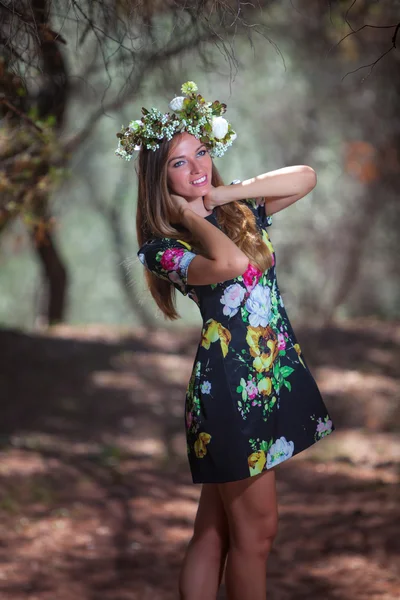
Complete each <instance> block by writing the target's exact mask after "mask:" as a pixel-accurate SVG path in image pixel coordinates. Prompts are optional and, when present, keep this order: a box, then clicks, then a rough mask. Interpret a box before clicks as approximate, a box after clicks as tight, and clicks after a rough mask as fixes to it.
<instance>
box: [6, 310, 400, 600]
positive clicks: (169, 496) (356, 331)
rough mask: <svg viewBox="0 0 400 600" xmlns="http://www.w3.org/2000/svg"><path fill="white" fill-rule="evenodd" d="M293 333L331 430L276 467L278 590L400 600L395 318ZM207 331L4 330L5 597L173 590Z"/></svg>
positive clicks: (190, 513) (301, 595) (171, 593)
mask: <svg viewBox="0 0 400 600" xmlns="http://www.w3.org/2000/svg"><path fill="white" fill-rule="evenodd" d="M296 333H297V335H298V338H299V342H300V344H301V346H302V349H303V351H304V353H305V356H306V357H307V362H308V363H309V365H310V367H311V369H312V371H313V373H314V375H315V378H316V380H317V382H318V385H319V387H320V390H321V392H322V394H323V397H324V399H325V401H326V404H327V406H328V408H329V411H330V414H331V416H332V418H333V419H334V422H335V425H336V427H337V430H336V431H335V432H334V433H333V434H332V435H331V436H328V437H327V438H326V439H322V440H321V441H320V442H318V443H317V444H315V445H314V446H313V447H312V448H309V449H308V450H306V451H304V452H302V453H300V454H299V455H297V456H295V457H293V458H291V459H290V460H288V461H286V462H285V463H283V464H281V465H280V466H279V468H278V469H277V470H276V476H277V487H278V497H279V515H280V523H279V532H278V536H277V538H276V540H275V543H274V547H273V551H272V554H271V557H270V560H269V563H268V567H267V580H268V589H269V592H268V599H269V600H312V599H314V598H315V599H317V598H318V599H321V598H324V600H334V599H335V600H336V599H340V600H367V599H368V600H375V599H376V600H378V599H379V600H399V599H400V569H399V564H400V486H399V479H400V439H399V435H398V433H399V430H400V403H399V398H400V368H399V364H400V324H399V323H379V322H376V321H371V320H368V321H352V322H347V323H345V324H342V325H337V326H334V327H333V326H332V327H330V328H325V329H323V330H317V329H315V330H314V329H310V328H302V327H299V326H298V327H296ZM199 334H200V332H199V330H191V329H185V330H179V331H174V332H173V333H171V332H168V331H166V330H163V329H159V330H156V331H151V332H150V331H147V330H144V329H135V330H121V329H119V330H118V329H115V328H109V327H93V326H92V327H81V328H70V327H58V328H54V329H52V330H51V331H50V332H46V333H41V334H39V333H37V334H35V335H27V334H24V333H22V332H18V331H2V332H0V344H1V345H0V347H1V354H2V359H1V361H0V399H1V402H0V423H1V426H0V600H28V599H29V600H76V599H77V598H79V600H128V599H129V600H136V599H138V600H139V599H140V600H172V599H174V600H176V599H177V597H178V596H177V591H176V590H177V576H178V571H179V566H180V562H181V559H182V556H183V553H184V550H185V547H186V544H187V542H188V540H189V538H190V535H191V531H192V525H193V520H194V516H195V513H196V508H197V501H198V497H199V493H200V486H198V485H197V486H196V485H193V484H192V483H191V478H190V473H189V467H188V463H187V458H186V455H185V452H186V447H185V440H184V429H183V408H182V403H183V395H184V390H185V387H186V383H187V380H188V377H189V374H190V370H191V367H192V362H193V358H194V353H195V349H196V345H197V343H198V339H199ZM220 599H221V600H222V599H225V594H224V587H223V586H222V589H221V593H220ZM205 600H208V599H205Z"/></svg>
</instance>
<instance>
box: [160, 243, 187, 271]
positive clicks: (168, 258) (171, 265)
mask: <svg viewBox="0 0 400 600" xmlns="http://www.w3.org/2000/svg"><path fill="white" fill-rule="evenodd" d="M184 253H185V250H183V248H168V249H167V250H165V252H163V255H162V257H161V266H162V268H163V269H165V270H166V271H176V270H177V269H179V265H180V262H181V260H182V256H183V255H184Z"/></svg>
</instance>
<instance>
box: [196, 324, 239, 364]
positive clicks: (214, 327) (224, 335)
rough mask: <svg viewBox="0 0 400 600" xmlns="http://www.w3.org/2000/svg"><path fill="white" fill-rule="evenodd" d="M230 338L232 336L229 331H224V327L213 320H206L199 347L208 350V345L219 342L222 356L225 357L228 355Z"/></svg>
mask: <svg viewBox="0 0 400 600" xmlns="http://www.w3.org/2000/svg"><path fill="white" fill-rule="evenodd" d="M231 338H232V336H231V332H230V331H229V329H226V327H224V326H223V325H221V323H218V321H215V320H214V319H208V321H206V327H204V328H203V331H202V335H201V345H202V346H203V348H206V349H207V350H209V349H210V344H211V343H212V342H217V341H218V340H219V341H220V344H221V350H222V354H223V355H224V357H225V356H226V355H227V354H228V347H229V342H230V341H231Z"/></svg>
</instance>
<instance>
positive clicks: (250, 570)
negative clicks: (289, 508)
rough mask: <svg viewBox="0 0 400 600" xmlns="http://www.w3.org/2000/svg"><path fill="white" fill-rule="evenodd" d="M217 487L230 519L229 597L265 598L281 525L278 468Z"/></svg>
mask: <svg viewBox="0 0 400 600" xmlns="http://www.w3.org/2000/svg"><path fill="white" fill-rule="evenodd" d="M218 487H219V490H220V493H221V497H222V501H223V503H224V507H225V511H226V514H227V518H228V523H229V553H228V559H227V563H226V571H225V586H226V591H227V598H228V599H229V600H265V598H266V593H267V583H266V565H267V558H268V555H269V552H270V550H271V547H272V543H273V540H274V538H275V536H276V533H277V527H278V510H277V502H276V486H275V472H274V470H273V469H271V470H269V471H264V472H263V473H261V474H260V475H255V476H252V477H250V478H248V479H243V480H241V481H232V482H228V483H221V484H218Z"/></svg>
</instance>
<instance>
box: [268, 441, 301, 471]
mask: <svg viewBox="0 0 400 600" xmlns="http://www.w3.org/2000/svg"><path fill="white" fill-rule="evenodd" d="M293 451H294V443H293V442H288V441H287V439H286V438H285V436H283V435H282V436H281V437H280V438H279V439H277V440H275V443H274V444H272V446H271V448H270V449H269V450H268V454H267V469H270V468H271V467H274V466H275V465H278V464H279V463H281V462H283V461H284V460H286V459H288V458H290V457H291V456H292V455H293Z"/></svg>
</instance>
